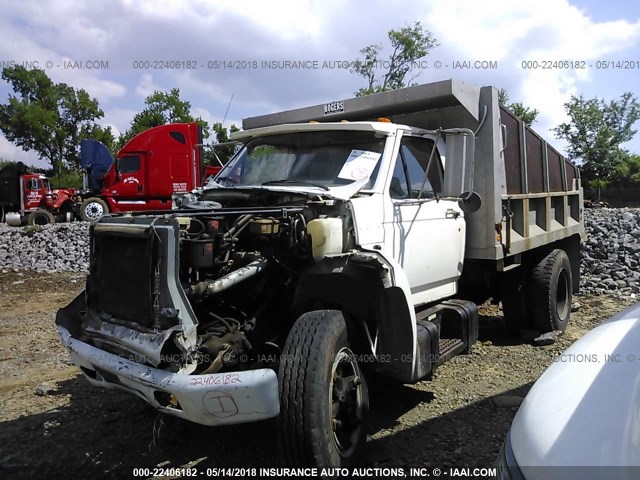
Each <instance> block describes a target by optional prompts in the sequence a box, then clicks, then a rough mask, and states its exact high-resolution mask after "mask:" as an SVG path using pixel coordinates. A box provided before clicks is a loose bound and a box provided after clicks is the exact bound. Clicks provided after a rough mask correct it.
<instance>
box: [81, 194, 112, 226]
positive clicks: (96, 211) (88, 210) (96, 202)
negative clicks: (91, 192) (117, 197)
mask: <svg viewBox="0 0 640 480" xmlns="http://www.w3.org/2000/svg"><path fill="white" fill-rule="evenodd" d="M107 213H109V207H108V206H107V204H106V203H105V201H104V200H102V199H101V198H97V197H91V198H87V199H86V200H85V201H84V202H82V204H81V205H80V218H81V219H82V220H84V221H85V222H91V221H93V222H96V221H98V220H100V219H101V218H102V216H103V215H105V214H107Z"/></svg>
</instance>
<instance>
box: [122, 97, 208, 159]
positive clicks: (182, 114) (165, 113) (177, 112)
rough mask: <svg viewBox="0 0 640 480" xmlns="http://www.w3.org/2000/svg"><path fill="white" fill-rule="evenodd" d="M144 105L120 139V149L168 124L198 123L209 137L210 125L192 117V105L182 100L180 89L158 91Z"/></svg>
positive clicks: (203, 133) (206, 136) (204, 135)
mask: <svg viewBox="0 0 640 480" xmlns="http://www.w3.org/2000/svg"><path fill="white" fill-rule="evenodd" d="M144 103H145V108H144V110H142V111H141V112H140V113H137V114H136V115H135V116H134V117H133V120H132V121H131V127H130V128H129V129H128V130H127V131H126V132H124V133H123V134H122V135H120V137H119V138H118V148H122V147H123V146H124V144H125V143H127V142H128V141H129V140H131V139H132V138H133V137H134V136H136V135H138V134H139V133H142V132H144V131H145V130H148V129H150V128H153V127H159V126H160V125H165V124H167V123H191V122H198V124H200V126H201V127H202V135H203V137H204V138H208V137H209V124H208V123H207V122H206V121H205V120H203V119H202V118H200V117H194V116H193V115H191V103H189V102H188V101H186V100H181V99H180V89H179V88H173V89H171V91H170V92H160V91H157V90H156V91H155V92H153V93H152V94H151V95H149V96H148V97H147V98H146V99H145V101H144Z"/></svg>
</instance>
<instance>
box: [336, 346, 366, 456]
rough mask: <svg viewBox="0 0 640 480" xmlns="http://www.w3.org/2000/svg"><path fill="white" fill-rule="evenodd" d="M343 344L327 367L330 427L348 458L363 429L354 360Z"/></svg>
mask: <svg viewBox="0 0 640 480" xmlns="http://www.w3.org/2000/svg"><path fill="white" fill-rule="evenodd" d="M354 358H355V357H354V355H353V352H352V351H351V350H350V349H349V348H347V347H344V348H342V349H340V351H339V352H338V353H337V354H336V356H335V359H334V362H333V367H332V369H331V385H330V392H329V393H330V395H331V407H330V408H331V411H330V416H331V427H332V430H333V441H334V444H335V446H336V449H337V450H338V452H339V453H340V454H341V455H342V456H344V457H348V456H350V455H351V454H353V452H354V450H355V449H356V447H357V446H358V442H359V440H358V439H359V437H360V433H361V430H362V428H363V414H364V408H365V401H366V400H365V392H364V387H363V384H362V377H361V373H360V368H359V367H358V362H357V361H355V359H354Z"/></svg>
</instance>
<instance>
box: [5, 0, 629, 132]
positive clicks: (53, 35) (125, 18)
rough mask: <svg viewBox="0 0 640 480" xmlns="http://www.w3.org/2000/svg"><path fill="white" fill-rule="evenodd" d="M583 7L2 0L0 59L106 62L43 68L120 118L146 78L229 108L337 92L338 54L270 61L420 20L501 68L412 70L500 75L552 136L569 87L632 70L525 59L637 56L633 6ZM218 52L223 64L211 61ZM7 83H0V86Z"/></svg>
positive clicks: (422, 76)
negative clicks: (527, 63) (290, 64)
mask: <svg viewBox="0 0 640 480" xmlns="http://www.w3.org/2000/svg"><path fill="white" fill-rule="evenodd" d="M399 7H400V8H399ZM592 8H593V10H591V11H587V10H585V9H581V8H578V7H577V6H575V5H574V4H572V3H570V2H569V1H568V0H557V1H552V0H540V1H538V2H513V1H509V0H494V1H492V2H490V3H489V4H486V3H482V2H477V1H472V0H459V1H456V2H450V3H449V4H447V5H446V7H443V5H442V3H438V2H423V1H419V0H409V1H407V2H402V3H400V2H398V1H391V2H389V1H383V0H372V1H371V2H369V4H368V5H367V7H366V8H365V9H363V7H362V5H360V4H350V3H346V4H345V3H344V2H339V1H338V0H325V1H323V2H320V1H317V0H309V1H298V0H279V1H273V2H264V1H263V0H245V1H244V2H240V3H239V2H237V1H232V0H218V1H216V2H210V1H206V0H183V1H169V0H161V1H158V2H153V3H148V2H138V1H134V0H113V1H110V2H83V1H81V0H61V1H57V2H45V3H42V2H36V1H33V0H22V1H9V2H5V4H4V5H3V16H2V17H1V18H0V60H2V59H4V60H11V59H13V60H33V59H35V60H38V61H40V62H45V61H47V60H50V61H52V62H54V63H55V65H58V64H59V63H61V62H63V61H64V60H65V59H67V60H71V61H85V62H86V61H87V60H104V61H108V68H106V69H103V70H87V69H70V68H67V69H65V68H58V67H55V68H53V69H50V70H47V73H48V74H50V76H51V77H52V78H53V79H54V80H55V81H58V82H60V81H64V82H66V83H68V84H70V85H73V86H74V87H81V88H84V89H85V90H87V91H88V92H89V93H90V94H91V95H92V96H95V97H97V98H98V100H99V101H100V104H101V106H102V107H103V109H104V110H105V113H106V117H105V119H104V120H103V123H105V124H110V125H113V126H114V127H115V128H116V129H117V130H118V131H121V130H122V129H124V128H127V127H128V123H129V121H130V119H131V118H130V117H132V116H133V115H132V112H133V111H134V110H136V111H139V110H141V109H142V108H143V105H142V104H141V102H140V99H141V98H144V97H146V96H147V95H148V94H150V93H152V92H153V90H155V89H158V90H163V91H166V90H169V89H171V88H174V87H177V88H180V91H181V97H182V98H184V99H186V100H188V101H190V102H191V104H192V107H193V108H194V111H195V109H203V110H206V111H207V112H211V118H218V119H221V118H222V117H223V116H224V112H225V110H226V108H227V105H228V103H229V99H230V98H231V97H232V95H233V102H232V104H231V107H230V110H229V113H228V117H229V118H234V119H238V118H241V117H246V116H251V115H259V114H264V113H268V112H273V111H277V110H283V109H291V108H296V107H300V106H304V105H309V104H315V103H323V102H326V101H330V100H339V99H342V98H348V97H350V96H352V95H353V92H355V91H356V90H357V89H358V88H359V87H361V86H363V84H364V80H363V79H362V78H359V77H357V76H355V75H353V74H352V73H350V72H349V70H348V69H345V68H337V67H335V63H334V67H333V68H321V67H320V68H314V69H296V68H282V67H279V68H275V69H274V68H270V65H272V64H273V62H278V61H284V60H289V61H291V60H303V61H316V62H320V65H322V62H323V61H325V60H327V61H334V62H335V61H340V62H342V61H349V60H353V59H354V58H355V57H357V56H358V54H359V50H360V49H361V48H362V47H364V46H366V45H370V44H374V43H383V44H384V45H385V48H384V50H383V55H384V56H385V58H386V56H387V55H388V54H389V53H390V52H389V47H388V42H387V32H388V31H389V30H390V29H397V28H401V27H402V26H404V25H405V24H409V23H413V22H415V21H421V22H422V24H423V25H424V26H425V28H426V29H428V30H430V31H431V32H433V33H434V35H435V36H436V38H437V39H438V40H439V42H440V44H441V46H440V47H437V48H436V49H434V50H433V52H432V53H431V54H430V55H429V57H427V59H428V60H429V61H434V60H440V61H442V62H443V63H445V64H449V65H450V64H451V62H452V61H453V60H472V61H473V60H491V61H497V62H498V68H497V69H494V70H486V69H484V70H483V69H464V70H460V69H457V70H453V69H452V68H450V67H449V68H441V69H434V68H424V69H422V70H418V71H416V72H415V73H417V74H419V76H418V77H417V78H416V81H417V82H420V83H426V82H430V81H436V80H441V79H445V78H451V77H455V78H459V79H462V80H465V81H468V82H471V83H475V84H481V85H487V84H491V85H495V86H497V87H503V88H506V89H507V90H508V91H509V94H510V97H511V99H512V100H513V101H521V102H523V103H524V104H525V105H529V106H531V107H534V108H537V109H538V110H540V112H541V115H540V118H539V120H538V122H537V124H536V129H537V130H539V131H540V133H542V134H543V135H545V136H547V137H549V132H548V129H549V128H550V127H551V126H554V125H557V124H558V123H560V122H561V121H563V120H564V108H563V104H564V103H565V102H566V101H567V100H568V99H569V97H570V95H571V94H573V93H578V92H581V93H583V92H584V93H585V94H586V95H587V96H590V95H591V96H593V95H592V94H594V93H597V94H598V95H601V96H608V97H613V96H618V95H619V93H621V92H616V91H615V90H614V89H615V88H618V89H632V88H637V87H636V86H635V84H634V83H633V82H632V80H631V75H629V74H628V73H629V72H627V75H626V77H622V74H621V73H620V72H618V73H615V72H611V71H608V72H596V71H595V70H594V69H587V70H571V69H569V70H566V69H565V70H544V71H543V70H532V69H523V68H522V61H523V60H533V59H536V60H585V61H596V60H597V59H599V58H603V57H607V58H608V57H615V56H616V55H618V56H619V55H623V54H624V53H625V52H627V53H629V52H632V53H633V54H631V55H629V57H630V58H638V50H639V49H638V45H639V43H640V22H639V21H638V18H637V16H638V15H637V14H636V13H632V12H634V10H633V9H632V8H625V9H624V17H620V16H619V15H618V14H615V13H614V11H615V9H613V10H612V9H610V8H609V7H608V6H606V5H604V4H603V5H594V6H593V7H592ZM604 13H606V16H604ZM634 15H635V18H634ZM605 18H606V20H605ZM141 62H142V63H141ZM144 62H149V63H148V64H146V63H144ZM167 62H169V65H170V67H169V68H165V66H166V65H167ZM172 62H173V63H172ZM187 62H188V65H190V66H188V65H187ZM215 62H218V63H220V62H223V63H224V65H225V66H224V67H217V68H214V66H213V65H214V64H215ZM276 64H277V63H276ZM147 65H148V67H149V68H147V67H146V66H147ZM171 65H172V66H171ZM229 65H231V66H229ZM193 66H195V67H196V68H192V67H193ZM6 91H8V90H7V87H6V85H3V84H2V83H0V95H1V94H2V93H3V92H6ZM636 91H637V90H636ZM133 113H135V112H133ZM125 117H126V120H125Z"/></svg>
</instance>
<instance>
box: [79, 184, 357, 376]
mask: <svg viewBox="0 0 640 480" xmlns="http://www.w3.org/2000/svg"><path fill="white" fill-rule="evenodd" d="M216 193H218V192H215V191H214V192H213V194H211V195H212V196H214V195H215V194H216ZM220 195H221V196H224V197H225V198H224V199H217V198H207V197H206V195H203V196H202V197H204V198H202V197H200V198H195V197H194V198H192V199H188V198H187V199H185V200H184V203H183V205H182V208H181V209H180V210H176V211H175V213H173V214H171V215H158V216H152V215H148V214H145V215H136V216H126V215H125V216H114V217H111V218H109V219H104V220H101V221H100V222H98V223H97V224H96V225H94V226H93V228H92V264H91V268H90V276H89V279H88V282H87V297H86V298H87V313H86V315H85V318H84V321H83V325H82V332H78V333H79V334H80V337H81V338H82V339H83V341H86V342H90V343H92V344H93V345H95V346H97V347H99V348H101V349H103V350H106V351H109V352H111V353H116V354H118V355H121V356H125V357H130V358H135V360H136V361H138V362H141V363H147V364H150V365H152V366H154V367H156V368H158V367H160V368H164V369H166V370H170V371H176V372H177V371H180V370H184V369H185V368H186V369H187V370H188V371H191V372H192V373H206V374H209V373H216V372H221V371H229V370H244V369H250V368H256V367H257V366H259V365H262V366H265V365H266V366H274V365H275V364H276V363H277V361H278V353H279V352H280V348H281V346H282V345H283V343H284V341H285V339H286V335H287V332H288V331H289V329H290V327H291V325H292V324H293V322H294V321H295V319H296V318H297V316H296V314H297V313H299V312H296V311H293V310H295V309H296V302H295V298H296V288H297V286H298V279H299V278H300V276H301V275H303V274H304V272H305V270H307V269H309V268H310V267H312V266H313V265H315V264H316V262H317V261H318V260H320V259H321V258H323V256H324V255H325V254H339V253H341V252H343V251H346V249H348V248H350V246H351V245H353V232H352V230H353V229H352V222H351V217H350V211H349V209H348V208H347V207H346V203H344V202H341V201H338V200H335V199H327V198H320V197H317V196H315V197H313V196H311V195H310V196H307V195H306V194H298V193H295V194H289V193H284V192H273V191H271V192H266V191H265V192H255V191H254V192H253V193H252V194H251V195H246V193H245V192H237V193H236V194H235V196H230V195H229V193H228V192H220ZM218 200H220V202H219V203H218ZM223 202H224V203H225V207H224V208H223V207H222V206H221V205H220V204H221V203H223ZM254 205H273V206H270V207H262V206H261V207H257V206H254ZM174 269H175V271H174ZM123 279H125V281H123ZM187 366H188V367H187Z"/></svg>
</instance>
